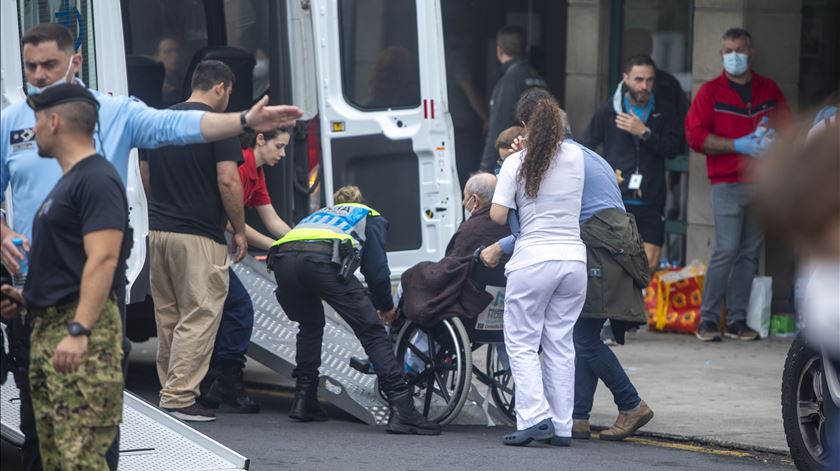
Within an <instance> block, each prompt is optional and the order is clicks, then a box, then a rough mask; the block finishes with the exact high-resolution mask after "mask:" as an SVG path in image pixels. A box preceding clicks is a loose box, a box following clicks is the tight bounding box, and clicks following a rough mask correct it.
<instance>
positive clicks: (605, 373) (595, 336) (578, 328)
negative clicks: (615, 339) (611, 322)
mask: <svg viewBox="0 0 840 471" xmlns="http://www.w3.org/2000/svg"><path fill="white" fill-rule="evenodd" d="M604 322H606V319H584V318H579V319H578V321H577V323H575V330H574V333H573V334H572V336H573V338H574V342H575V408H574V411H573V412H572V418H573V419H575V420H589V413H590V412H591V411H592V400H593V398H594V397H595V388H596V387H597V386H598V380H599V379H600V380H601V381H603V382H604V384H606V385H607V388H609V390H610V391H611V392H612V395H613V400H614V401H615V405H616V406H618V410H620V411H622V410H629V409H633V408H635V407H636V406H638V405H639V404H640V403H641V401H642V400H641V399H640V398H639V394H638V393H637V392H636V388H635V387H633V383H631V382H630V378H628V377H627V373H625V372H624V368H622V367H621V363H619V361H618V358H617V357H616V356H615V354H614V353H613V352H612V350H611V349H610V347H608V346H606V345H604V342H602V341H601V327H603V326H604Z"/></svg>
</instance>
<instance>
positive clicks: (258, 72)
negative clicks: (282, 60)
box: [224, 0, 278, 101]
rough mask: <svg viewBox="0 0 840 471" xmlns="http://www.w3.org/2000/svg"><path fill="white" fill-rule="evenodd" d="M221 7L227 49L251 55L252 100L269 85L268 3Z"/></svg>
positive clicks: (250, 0)
mask: <svg viewBox="0 0 840 471" xmlns="http://www.w3.org/2000/svg"><path fill="white" fill-rule="evenodd" d="M224 6H225V29H226V30H227V44H228V46H233V47H238V48H240V49H244V50H246V51H248V52H250V53H251V54H253V56H254V60H255V63H254V70H253V75H252V79H253V82H252V91H251V98H252V99H253V100H254V101H256V100H257V99H259V98H260V97H262V96H263V95H264V94H265V93H266V92H268V88H269V85H270V77H269V71H270V65H271V64H270V57H269V55H270V51H271V47H270V43H269V33H268V28H269V21H268V19H269V8H268V7H269V5H268V2H266V1H265V0H225V3H224ZM274 27H275V28H276V27H278V26H276V25H275V26H274Z"/></svg>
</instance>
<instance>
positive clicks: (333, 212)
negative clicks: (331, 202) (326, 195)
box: [272, 203, 381, 249]
mask: <svg viewBox="0 0 840 471" xmlns="http://www.w3.org/2000/svg"><path fill="white" fill-rule="evenodd" d="M368 216H381V215H380V214H379V212H378V211H376V210H375V209H373V208H370V207H368V206H365V205H363V204H359V203H343V204H337V205H335V206H329V207H326V208H322V209H319V210H318V211H316V212H314V213H312V214H310V215H309V216H306V217H305V218H304V219H303V220H302V221H300V222H299V223H298V225H297V226H295V228H294V229H292V230H291V231H289V232H287V233H286V235H284V236H283V237H281V238H280V239H279V240H277V241H275V242H274V244H272V245H273V246H280V245H283V244H286V243H288V242H311V241H318V240H327V241H331V240H350V241H351V242H352V243H353V246H354V247H356V249H361V248H362V246H363V245H364V243H365V227H366V224H367V217H368Z"/></svg>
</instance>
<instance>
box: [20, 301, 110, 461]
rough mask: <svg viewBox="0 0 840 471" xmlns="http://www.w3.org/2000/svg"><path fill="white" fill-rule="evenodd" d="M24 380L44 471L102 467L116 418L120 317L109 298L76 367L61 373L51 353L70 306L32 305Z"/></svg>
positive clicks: (61, 334)
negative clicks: (27, 384) (27, 383)
mask: <svg viewBox="0 0 840 471" xmlns="http://www.w3.org/2000/svg"><path fill="white" fill-rule="evenodd" d="M32 314H33V316H34V328H33V330H32V350H31V359H30V369H29V381H30V385H31V391H32V403H33V407H34V409H35V427H36V430H37V432H38V438H39V439H40V449H41V460H42V464H43V465H44V469H45V470H64V471H69V470H103V471H104V470H107V469H108V465H107V464H106V462H105V451H106V450H107V449H108V447H109V446H110V445H111V442H112V441H113V440H114V437H115V436H116V433H117V429H118V427H119V423H120V422H121V421H122V407H123V392H122V391H123V373H122V369H121V368H120V360H121V359H122V355H123V351H122V346H121V345H122V344H121V341H122V322H121V320H120V313H119V310H118V308H117V305H116V303H115V302H114V301H113V300H112V299H109V300H108V301H107V302H106V303H105V306H104V307H103V309H102V312H101V314H100V315H99V319H98V320H97V321H96V324H95V325H94V326H93V329H91V335H90V339H89V340H88V348H87V353H86V354H85V355H84V356H83V358H82V362H81V365H80V366H79V369H78V370H77V371H76V372H74V373H67V374H62V373H58V372H56V371H55V368H54V367H53V354H54V353H55V349H56V347H57V346H58V343H59V342H61V340H62V339H63V338H64V337H66V336H67V335H68V334H67V324H68V323H69V322H71V321H72V320H73V319H74V317H75V315H76V305H75V304H74V305H71V306H68V307H66V308H48V309H45V310H35V311H33V312H32Z"/></svg>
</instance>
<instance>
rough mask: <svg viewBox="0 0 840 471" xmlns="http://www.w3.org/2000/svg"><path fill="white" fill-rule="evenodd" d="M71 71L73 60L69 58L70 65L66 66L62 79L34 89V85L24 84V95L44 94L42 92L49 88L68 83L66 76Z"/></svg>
mask: <svg viewBox="0 0 840 471" xmlns="http://www.w3.org/2000/svg"><path fill="white" fill-rule="evenodd" d="M72 69H73V58H72V57H71V58H70V63H69V64H67V70H66V71H65V72H64V76H63V77H62V78H60V79H58V80H56V81H55V82H53V83H51V84H49V85H47V86H45V87H36V86H35V85H32V84H31V83H29V82H26V95H27V96H34V95H38V94H40V93H44V90H46V89H48V88H50V87H55V86H56V85H61V84H63V83H68V82H69V80H68V79H67V76H68V75H70V70H72Z"/></svg>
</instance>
